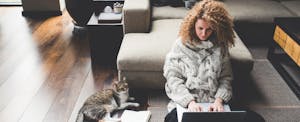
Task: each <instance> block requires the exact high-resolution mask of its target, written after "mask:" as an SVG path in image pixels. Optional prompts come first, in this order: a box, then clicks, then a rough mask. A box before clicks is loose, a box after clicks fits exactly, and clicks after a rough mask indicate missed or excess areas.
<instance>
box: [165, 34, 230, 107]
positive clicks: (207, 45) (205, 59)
mask: <svg viewBox="0 0 300 122" xmlns="http://www.w3.org/2000/svg"><path fill="white" fill-rule="evenodd" d="M163 70H164V74H163V75H164V77H165V78H166V80H167V82H166V84H165V90H166V94H167V95H168V97H169V98H170V99H171V101H170V102H169V104H168V111H171V110H172V109H173V108H174V107H175V106H176V103H177V104H179V105H181V106H183V107H187V105H188V103H189V102H190V101H192V100H195V101H196V102H214V100H215V98H217V97H219V98H221V99H223V101H224V102H228V101H229V100H230V99H231V97H232V87H231V81H232V79H233V78H232V70H231V64H230V60H229V53H228V49H227V48H221V47H220V46H217V45H216V44H214V43H212V42H211V41H209V40H208V41H202V42H201V43H200V44H197V45H195V46H192V45H184V44H183V43H182V41H181V39H180V38H178V39H177V40H176V42H175V44H174V45H173V47H172V49H171V51H170V52H169V53H168V54H167V56H166V60H165V64H164V68H163Z"/></svg>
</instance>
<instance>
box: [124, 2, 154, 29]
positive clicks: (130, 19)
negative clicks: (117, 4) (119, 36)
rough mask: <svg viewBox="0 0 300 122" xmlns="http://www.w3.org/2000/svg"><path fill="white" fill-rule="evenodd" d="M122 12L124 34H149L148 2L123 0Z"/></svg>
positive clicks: (149, 14)
mask: <svg viewBox="0 0 300 122" xmlns="http://www.w3.org/2000/svg"><path fill="white" fill-rule="evenodd" d="M123 12H124V13H123V14H124V15H123V22H124V25H123V30H124V33H125V34H126V33H137V32H139V33H144V32H149V28H150V17H151V13H150V12H151V11H150V0H125V2H124V7H123Z"/></svg>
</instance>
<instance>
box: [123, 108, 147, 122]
mask: <svg viewBox="0 0 300 122" xmlns="http://www.w3.org/2000/svg"><path fill="white" fill-rule="evenodd" d="M150 116H151V112H150V111H132V110H125V111H124V112H123V114H122V116H121V121H122V122H148V121H149V119H150Z"/></svg>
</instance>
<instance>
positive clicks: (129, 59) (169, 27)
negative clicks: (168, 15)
mask: <svg viewBox="0 0 300 122" xmlns="http://www.w3.org/2000/svg"><path fill="white" fill-rule="evenodd" d="M181 21H182V19H165V20H156V21H153V23H152V24H153V25H152V30H151V32H150V33H128V34H125V36H124V38H123V42H122V45H121V47H120V51H119V54H118V59H117V61H118V62H117V65H118V69H119V70H132V71H162V67H163V64H164V59H165V56H166V54H167V53H168V51H169V50H170V49H171V46H172V43H173V41H175V40H176V38H177V35H178V34H177V33H178V30H179V26H180V23H181Z"/></svg>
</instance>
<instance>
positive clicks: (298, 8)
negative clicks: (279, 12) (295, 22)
mask: <svg viewBox="0 0 300 122" xmlns="http://www.w3.org/2000/svg"><path fill="white" fill-rule="evenodd" d="M281 4H283V5H284V6H285V7H286V8H288V9H289V10H290V12H291V13H293V14H295V15H296V16H300V1H299V0H292V1H282V2H281Z"/></svg>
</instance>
